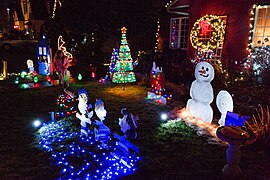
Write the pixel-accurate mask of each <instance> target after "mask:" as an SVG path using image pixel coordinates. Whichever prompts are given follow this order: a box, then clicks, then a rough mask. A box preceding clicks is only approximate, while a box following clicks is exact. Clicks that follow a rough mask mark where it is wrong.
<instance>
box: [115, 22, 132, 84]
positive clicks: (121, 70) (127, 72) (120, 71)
mask: <svg viewBox="0 0 270 180" xmlns="http://www.w3.org/2000/svg"><path fill="white" fill-rule="evenodd" d="M121 30H122V40H121V45H120V50H119V60H118V61H117V62H116V64H115V72H114V73H113V79H112V82H114V83H128V82H135V81H136V78H135V74H134V72H132V70H133V60H132V57H131V54H130V49H129V46H128V43H127V39H126V31H127V28H125V27H123V28H122V29H121Z"/></svg>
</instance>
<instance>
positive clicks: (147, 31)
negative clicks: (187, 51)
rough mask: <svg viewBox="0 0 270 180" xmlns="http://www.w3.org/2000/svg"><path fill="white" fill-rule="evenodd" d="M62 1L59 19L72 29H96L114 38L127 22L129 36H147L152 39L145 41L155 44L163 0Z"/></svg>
mask: <svg viewBox="0 0 270 180" xmlns="http://www.w3.org/2000/svg"><path fill="white" fill-rule="evenodd" d="M62 4H63V7H62V8H61V9H58V11H57V14H56V19H57V21H60V22H61V25H62V26H64V27H65V28H68V29H70V30H71V31H76V32H97V33H98V34H100V36H102V38H104V39H107V38H112V39H114V38H116V37H119V33H120V28H121V27H122V26H126V27H127V28H128V34H127V36H128V39H130V40H131V41H139V39H145V38H144V37H148V39H149V42H142V44H144V46H149V47H150V46H152V44H153V46H154V39H155V38H154V37H155V30H156V21H157V18H158V14H159V9H160V7H161V0H63V1H62ZM100 38H101V37H100ZM134 43H135V44H138V46H140V45H139V44H140V43H138V42H134Z"/></svg>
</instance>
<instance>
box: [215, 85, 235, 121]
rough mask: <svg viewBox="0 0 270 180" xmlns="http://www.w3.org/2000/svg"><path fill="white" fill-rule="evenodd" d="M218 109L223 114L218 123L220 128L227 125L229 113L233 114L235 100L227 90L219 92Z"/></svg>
mask: <svg viewBox="0 0 270 180" xmlns="http://www.w3.org/2000/svg"><path fill="white" fill-rule="evenodd" d="M216 104H217V108H218V110H219V111H220V113H221V117H220V119H219V121H218V124H219V125H220V126H224V125H225V118H226V114H227V112H228V111H229V112H233V99H232V96H231V95H230V93H228V92H227V91H225V90H221V91H219V93H218V95H217V99H216Z"/></svg>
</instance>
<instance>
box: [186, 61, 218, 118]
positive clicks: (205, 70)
mask: <svg viewBox="0 0 270 180" xmlns="http://www.w3.org/2000/svg"><path fill="white" fill-rule="evenodd" d="M214 75H215V71H214V68H213V66H212V65H211V64H209V63H208V62H200V63H198V64H197V65H196V68H195V78H196V80H194V81H193V82H192V84H191V87H190V96H191V98H192V99H189V100H188V102H187V110H188V111H189V112H190V113H191V115H193V116H194V117H196V118H201V119H202V120H203V121H205V122H209V123H211V122H212V119H213V110H212V108H211V106H210V104H211V103H212V101H213V99H214V95H213V88H212V85H211V83H210V82H211V81H212V80H213V79H214Z"/></svg>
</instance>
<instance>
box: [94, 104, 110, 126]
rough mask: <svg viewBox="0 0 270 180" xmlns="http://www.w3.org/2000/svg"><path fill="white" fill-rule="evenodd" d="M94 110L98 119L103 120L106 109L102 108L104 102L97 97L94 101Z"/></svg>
mask: <svg viewBox="0 0 270 180" xmlns="http://www.w3.org/2000/svg"><path fill="white" fill-rule="evenodd" d="M95 112H96V115H97V117H98V118H99V119H100V121H101V122H102V121H104V120H105V118H106V115H107V111H106V110H105V109H104V103H103V101H101V99H97V100H96V103H95Z"/></svg>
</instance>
